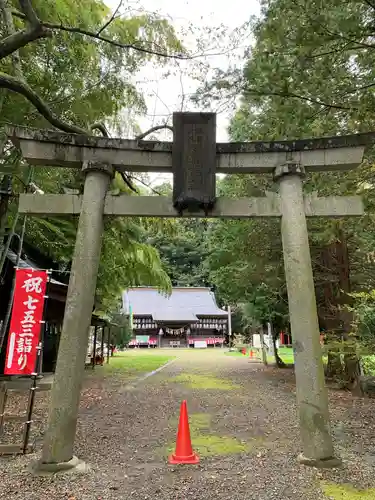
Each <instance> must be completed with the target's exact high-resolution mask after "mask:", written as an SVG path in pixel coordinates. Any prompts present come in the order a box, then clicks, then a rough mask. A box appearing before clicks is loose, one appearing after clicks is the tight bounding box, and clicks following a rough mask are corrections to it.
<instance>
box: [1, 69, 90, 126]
mask: <svg viewBox="0 0 375 500" xmlns="http://www.w3.org/2000/svg"><path fill="white" fill-rule="evenodd" d="M0 88H3V89H7V90H11V91H12V92H16V93H17V94H21V95H23V96H24V97H25V98H26V99H27V100H28V101H29V102H31V104H32V105H33V106H35V108H36V109H37V110H38V111H39V113H40V114H41V115H42V116H43V117H44V118H45V119H46V120H47V121H48V122H49V123H51V125H53V126H54V127H56V128H58V129H60V130H62V131H63V132H67V133H73V134H84V135H87V130H85V129H83V128H81V127H77V126H76V125H71V124H70V123H67V122H65V121H63V120H61V119H60V118H58V117H57V116H56V115H55V114H54V113H53V112H52V111H51V109H50V108H49V107H48V106H47V104H46V103H45V102H44V101H43V99H41V97H39V95H38V94H37V93H36V92H35V91H34V90H33V89H32V88H31V87H29V85H27V83H25V82H23V81H20V80H18V79H17V78H14V77H13V76H10V75H7V74H5V73H1V72H0Z"/></svg>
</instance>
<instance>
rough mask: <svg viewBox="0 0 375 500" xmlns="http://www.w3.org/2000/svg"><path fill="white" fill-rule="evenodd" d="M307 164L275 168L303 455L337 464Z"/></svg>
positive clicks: (319, 462)
mask: <svg viewBox="0 0 375 500" xmlns="http://www.w3.org/2000/svg"><path fill="white" fill-rule="evenodd" d="M304 175H305V169H304V167H303V166H302V165H300V164H299V163H295V162H287V163H286V164H285V165H280V166H279V167H277V168H276V169H275V172H274V177H275V180H276V181H278V182H279V189H280V199H281V213H282V215H281V238H282V245H283V256H284V266H285V278H286V284H287V291H288V306H289V316H290V324H291V330H292V336H293V348H294V366H295V376H296V381H297V384H296V395H297V406H298V411H299V422H300V432H301V439H302V449H303V454H301V455H300V456H299V461H300V462H301V463H303V464H305V465H313V466H316V467H335V466H338V465H339V464H340V460H338V459H336V458H335V457H334V450H333V443H332V438H331V433H330V425H329V413H328V394H327V389H326V387H325V383H324V368H323V361H322V348H321V345H320V336H319V323H318V314H317V308H316V298H315V286H314V278H313V271H312V265H311V256H310V247H309V237H308V233H307V224H306V216H305V210H304V200H303V192H302V177H303V176H304Z"/></svg>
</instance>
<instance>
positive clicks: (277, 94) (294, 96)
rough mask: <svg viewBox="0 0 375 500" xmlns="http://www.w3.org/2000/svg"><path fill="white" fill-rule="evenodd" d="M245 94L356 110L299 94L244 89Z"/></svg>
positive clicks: (353, 107) (352, 107)
mask: <svg viewBox="0 0 375 500" xmlns="http://www.w3.org/2000/svg"><path fill="white" fill-rule="evenodd" d="M244 93H245V94H249V95H257V96H264V97H267V96H269V97H272V96H274V97H285V98H291V99H299V100H301V101H306V102H309V103H311V104H317V105H318V106H322V107H324V108H330V109H340V110H346V111H350V110H356V109H357V107H356V106H343V105H340V104H330V103H327V102H324V101H320V100H319V99H316V98H314V97H308V96H303V95H299V94H295V93H293V92H268V91H260V90H256V89H246V88H245V89H244Z"/></svg>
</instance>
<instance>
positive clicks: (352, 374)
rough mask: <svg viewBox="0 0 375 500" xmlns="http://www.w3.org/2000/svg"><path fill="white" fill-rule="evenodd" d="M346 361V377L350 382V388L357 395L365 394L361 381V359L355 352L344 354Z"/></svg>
mask: <svg viewBox="0 0 375 500" xmlns="http://www.w3.org/2000/svg"><path fill="white" fill-rule="evenodd" d="M344 363H345V379H346V381H347V384H348V389H350V390H351V392H352V393H353V394H355V395H356V396H363V394H364V393H363V389H362V386H361V383H360V377H361V368H360V365H359V359H358V357H357V356H356V354H355V353H348V354H345V355H344Z"/></svg>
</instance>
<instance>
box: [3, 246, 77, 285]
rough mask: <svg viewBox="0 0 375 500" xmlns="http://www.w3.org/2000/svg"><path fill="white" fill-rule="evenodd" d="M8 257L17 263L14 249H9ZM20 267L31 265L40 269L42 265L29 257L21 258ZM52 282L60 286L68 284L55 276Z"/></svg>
mask: <svg viewBox="0 0 375 500" xmlns="http://www.w3.org/2000/svg"><path fill="white" fill-rule="evenodd" d="M7 257H8V259H9V260H10V261H11V263H12V264H14V265H16V262H17V255H16V254H15V253H14V252H13V251H12V250H8V252H7ZM18 267H19V268H21V269H27V268H30V267H31V268H33V269H40V267H39V266H38V265H37V264H35V262H33V261H32V260H31V259H28V258H23V259H20V260H19V263H18ZM50 282H51V283H52V284H54V285H58V286H62V287H66V288H67V286H68V285H66V284H65V283H62V282H61V281H57V280H55V279H53V278H50Z"/></svg>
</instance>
